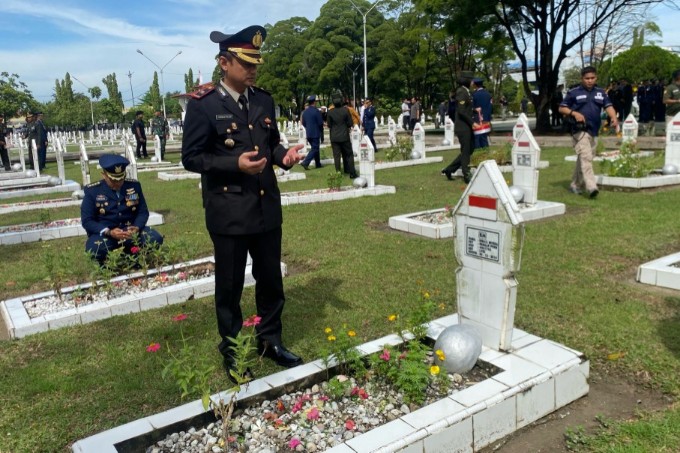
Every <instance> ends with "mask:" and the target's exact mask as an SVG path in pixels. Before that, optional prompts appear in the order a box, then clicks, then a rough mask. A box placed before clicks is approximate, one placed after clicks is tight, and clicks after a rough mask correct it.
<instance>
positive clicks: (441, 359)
mask: <svg viewBox="0 0 680 453" xmlns="http://www.w3.org/2000/svg"><path fill="white" fill-rule="evenodd" d="M434 353H435V354H437V358H438V359H439V360H440V361H442V362H443V361H444V359H446V355H445V354H444V351H442V350H441V349H437V350H436V351H434Z"/></svg>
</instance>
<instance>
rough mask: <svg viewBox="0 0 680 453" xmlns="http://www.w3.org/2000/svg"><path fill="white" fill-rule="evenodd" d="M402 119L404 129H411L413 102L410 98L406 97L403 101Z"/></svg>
mask: <svg viewBox="0 0 680 453" xmlns="http://www.w3.org/2000/svg"><path fill="white" fill-rule="evenodd" d="M401 121H402V122H403V124H404V130H405V131H406V132H408V131H410V130H411V104H410V103H409V100H408V98H404V100H403V101H402V103H401Z"/></svg>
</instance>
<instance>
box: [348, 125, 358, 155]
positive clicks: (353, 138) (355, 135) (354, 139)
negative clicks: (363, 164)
mask: <svg viewBox="0 0 680 453" xmlns="http://www.w3.org/2000/svg"><path fill="white" fill-rule="evenodd" d="M349 138H350V140H351V141H352V152H353V153H354V158H355V159H358V158H359V151H360V148H361V129H359V126H358V125H356V124H355V125H354V127H353V128H352V132H351V133H350V137H349Z"/></svg>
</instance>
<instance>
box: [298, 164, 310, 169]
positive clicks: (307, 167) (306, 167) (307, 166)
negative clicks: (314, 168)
mask: <svg viewBox="0 0 680 453" xmlns="http://www.w3.org/2000/svg"><path fill="white" fill-rule="evenodd" d="M300 166H302V168H304V169H305V170H309V165H305V164H300Z"/></svg>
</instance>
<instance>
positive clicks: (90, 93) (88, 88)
mask: <svg viewBox="0 0 680 453" xmlns="http://www.w3.org/2000/svg"><path fill="white" fill-rule="evenodd" d="M71 77H72V78H73V79H74V80H75V81H76V82H78V83H79V84H81V85H82V86H84V87H85V88H87V94H89V95H90V115H91V116H92V129H93V130H94V129H96V127H95V125H94V107H92V92H91V91H90V90H91V88H90V87H89V86H87V85H85V84H84V83H83V82H81V81H80V80H78V77H76V76H74V75H73V74H71Z"/></svg>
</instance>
